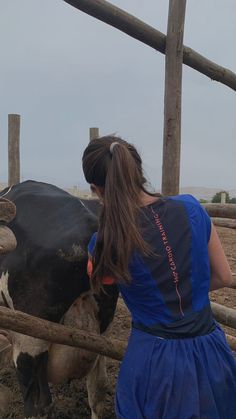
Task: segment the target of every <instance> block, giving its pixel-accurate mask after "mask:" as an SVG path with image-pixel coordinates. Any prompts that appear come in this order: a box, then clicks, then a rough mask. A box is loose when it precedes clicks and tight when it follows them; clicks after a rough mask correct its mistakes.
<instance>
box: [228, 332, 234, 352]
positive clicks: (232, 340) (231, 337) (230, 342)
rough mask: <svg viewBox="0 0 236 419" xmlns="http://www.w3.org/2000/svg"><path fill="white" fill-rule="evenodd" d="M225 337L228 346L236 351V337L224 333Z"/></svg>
mask: <svg viewBox="0 0 236 419" xmlns="http://www.w3.org/2000/svg"><path fill="white" fill-rule="evenodd" d="M226 339H227V341H228V344H229V346H230V348H231V349H232V350H233V351H234V352H236V338H235V337H234V336H231V335H228V334H226Z"/></svg>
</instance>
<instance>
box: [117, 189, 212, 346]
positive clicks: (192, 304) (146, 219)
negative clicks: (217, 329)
mask: <svg viewBox="0 0 236 419" xmlns="http://www.w3.org/2000/svg"><path fill="white" fill-rule="evenodd" d="M140 222H141V231H142V234H143V237H144V239H145V241H146V242H147V243H148V244H149V246H150V249H151V250H152V252H153V254H152V255H151V256H148V257H147V256H146V257H141V256H140V255H139V254H138V253H136V254H135V255H134V257H133V258H132V260H131V262H130V264H129V271H130V274H131V277H132V281H131V284H129V285H126V284H120V285H119V287H120V291H121V293H122V296H123V298H124V300H125V302H126V304H127V306H128V308H129V310H130V311H131V314H132V320H133V324H134V326H135V327H140V328H145V327H146V328H149V329H150V331H152V332H153V334H158V335H161V336H164V337H172V338H174V337H180V336H196V335H199V334H205V333H208V332H209V331H210V330H212V327H213V319H212V316H211V310H210V306H209V298H208V292H209V284H210V268H209V258H208V251H207V244H208V240H209V237H210V231H211V221H210V218H209V216H208V215H207V213H206V212H205V211H204V209H203V208H202V207H201V205H200V204H199V202H198V201H197V200H196V199H195V198H193V197H192V196H190V195H182V196H181V195H180V196H177V197H171V198H167V199H162V198H161V199H159V200H158V201H156V202H155V203H153V204H151V205H148V206H146V207H143V208H142V209H141V217H140ZM165 329H166V330H165Z"/></svg>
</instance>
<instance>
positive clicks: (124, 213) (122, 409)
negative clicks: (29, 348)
mask: <svg viewBox="0 0 236 419" xmlns="http://www.w3.org/2000/svg"><path fill="white" fill-rule="evenodd" d="M83 170H84V174H85V178H86V180H87V182H88V183H89V184H90V185H91V189H92V190H93V191H94V192H96V193H97V195H98V197H99V198H100V199H101V201H102V203H103V205H102V211H101V215H100V221H99V229H98V233H97V234H96V235H94V236H93V237H92V239H91V241H90V244H89V264H88V271H89V272H90V274H91V281H92V286H93V288H94V290H95V291H96V292H98V291H99V289H100V288H101V287H102V285H103V284H110V283H116V284H117V286H118V287H119V290H120V293H121V295H122V297H123V299H124V301H125V303H126V305H127V307H128V309H129V310H130V312H131V316H132V331H131V336H130V339H129V343H128V348H127V351H126V355H125V357H124V360H123V362H122V365H121V369H120V373H119V378H118V382H117V389H116V415H117V418H118V419H234V418H236V403H235V400H236V362H235V359H234V357H233V354H232V353H231V351H230V349H229V347H228V345H227V343H226V340H225V335H224V333H223V331H222V330H221V329H220V327H219V326H218V325H217V323H216V322H215V320H214V318H213V316H212V312H211V308H210V302H209V297H208V292H209V290H215V289H218V288H221V287H225V286H229V285H230V284H231V282H232V275H231V272H230V268H229V265H228V263H227V260H226V257H225V255H224V251H223V249H222V246H221V244H220V241H219V238H218V236H217V233H216V230H215V228H214V226H213V225H212V224H211V220H210V218H209V216H208V215H207V213H206V212H205V210H204V209H203V208H202V207H201V205H200V204H199V203H198V201H197V200H196V199H195V198H193V197H192V196H190V195H178V196H173V197H167V198H165V197H161V196H157V195H155V194H151V193H149V192H148V191H147V190H146V189H145V178H144V176H143V171H142V161H141V158H140V156H139V154H138V153H137V151H136V149H135V148H134V147H133V145H131V144H128V143H127V142H125V141H123V140H121V139H120V138H117V137H113V136H107V137H103V138H99V139H96V140H93V141H92V142H91V143H90V144H89V145H88V147H87V148H86V150H85V151H84V155H83Z"/></svg>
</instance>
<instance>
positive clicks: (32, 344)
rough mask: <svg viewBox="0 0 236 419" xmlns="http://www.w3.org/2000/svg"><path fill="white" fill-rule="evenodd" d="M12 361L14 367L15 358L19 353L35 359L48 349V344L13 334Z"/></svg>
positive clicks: (40, 340) (19, 334)
mask: <svg viewBox="0 0 236 419" xmlns="http://www.w3.org/2000/svg"><path fill="white" fill-rule="evenodd" d="M12 343H13V361H14V364H15V365H16V363H17V358H18V356H19V355H20V354H21V353H25V354H28V355H30V356H32V357H35V356H37V355H39V354H41V353H43V352H45V351H47V350H48V348H49V343H48V342H46V341H44V340H42V339H36V338H32V337H31V336H26V335H22V334H21V333H17V332H13V337H12Z"/></svg>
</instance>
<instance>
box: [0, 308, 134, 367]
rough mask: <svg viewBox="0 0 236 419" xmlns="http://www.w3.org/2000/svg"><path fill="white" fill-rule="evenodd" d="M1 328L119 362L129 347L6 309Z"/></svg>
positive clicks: (1, 312) (1, 311) (0, 318)
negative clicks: (81, 349) (85, 350)
mask: <svg viewBox="0 0 236 419" xmlns="http://www.w3.org/2000/svg"><path fill="white" fill-rule="evenodd" d="M0 327H2V328H3V329H10V330H13V331H14V332H18V333H23V334H25V335H28V336H33V337H35V338H38V339H43V340H47V341H49V342H54V343H60V344H62V345H68V346H74V347H78V348H83V349H87V350H88V351H91V352H96V353H98V354H101V355H105V356H108V357H110V358H113V359H117V360H118V361H120V360H121V359H122V358H123V356H124V353H125V348H126V345H127V343H126V342H125V341H121V340H118V339H108V338H106V337H104V336H100V335H96V334H92V333H87V332H86V331H84V330H78V329H76V328H75V327H68V326H63V325H61V324H57V323H52V322H49V321H47V320H42V319H40V318H38V317H34V316H30V315H29V314H26V313H22V312H21V311H17V310H11V309H9V308H5V307H0Z"/></svg>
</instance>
